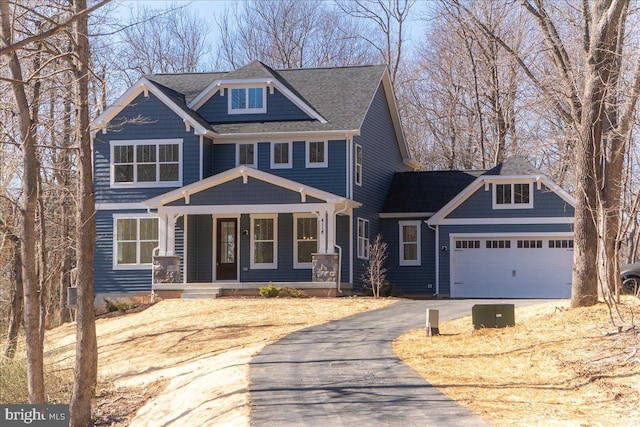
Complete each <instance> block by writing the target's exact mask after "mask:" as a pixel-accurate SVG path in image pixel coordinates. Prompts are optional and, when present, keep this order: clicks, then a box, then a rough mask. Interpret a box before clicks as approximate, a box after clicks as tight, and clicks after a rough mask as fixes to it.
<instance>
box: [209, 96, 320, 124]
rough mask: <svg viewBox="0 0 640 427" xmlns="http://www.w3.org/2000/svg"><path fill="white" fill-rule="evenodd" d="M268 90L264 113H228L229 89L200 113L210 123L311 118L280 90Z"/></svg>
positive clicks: (215, 97) (214, 98)
mask: <svg viewBox="0 0 640 427" xmlns="http://www.w3.org/2000/svg"><path fill="white" fill-rule="evenodd" d="M265 90H266V91H267V112H266V113H264V114H228V112H229V110H228V108H229V107H228V105H229V104H228V102H229V99H228V96H229V90H228V89H227V90H225V94H224V96H220V92H216V93H215V94H214V95H213V96H212V97H211V98H210V99H209V100H208V101H207V102H205V103H204V104H203V105H202V106H201V107H200V108H199V109H198V114H200V115H201V116H202V117H203V118H204V119H205V120H207V121H208V122H209V123H239V122H268V121H281V120H310V119H311V117H309V116H308V115H307V114H306V113H304V112H303V111H302V110H301V109H300V108H298V107H297V106H296V105H295V104H293V103H292V102H291V101H289V99H287V97H286V96H284V95H283V94H282V93H280V92H279V91H278V90H274V92H273V95H272V94H271V91H270V90H269V89H265Z"/></svg>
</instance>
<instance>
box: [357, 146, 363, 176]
mask: <svg viewBox="0 0 640 427" xmlns="http://www.w3.org/2000/svg"><path fill="white" fill-rule="evenodd" d="M356 185H362V146H361V145H358V144H356Z"/></svg>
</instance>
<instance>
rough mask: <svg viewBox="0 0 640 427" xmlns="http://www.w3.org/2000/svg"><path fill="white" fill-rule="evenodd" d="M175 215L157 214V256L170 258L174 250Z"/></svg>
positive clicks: (176, 217)
mask: <svg viewBox="0 0 640 427" xmlns="http://www.w3.org/2000/svg"><path fill="white" fill-rule="evenodd" d="M177 219H178V216H177V215H174V214H163V213H160V212H159V213H158V255H160V256H172V255H174V253H175V250H176V220H177Z"/></svg>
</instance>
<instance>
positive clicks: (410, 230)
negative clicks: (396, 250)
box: [399, 221, 420, 265]
mask: <svg viewBox="0 0 640 427" xmlns="http://www.w3.org/2000/svg"><path fill="white" fill-rule="evenodd" d="M399 224H400V239H399V242H400V265H420V221H400V222H399Z"/></svg>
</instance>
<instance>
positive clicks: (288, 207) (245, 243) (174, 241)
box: [146, 167, 359, 297]
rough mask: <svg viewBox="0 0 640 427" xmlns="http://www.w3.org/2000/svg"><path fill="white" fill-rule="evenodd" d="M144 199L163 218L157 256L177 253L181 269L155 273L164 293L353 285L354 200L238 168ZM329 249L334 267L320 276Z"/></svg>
mask: <svg viewBox="0 0 640 427" xmlns="http://www.w3.org/2000/svg"><path fill="white" fill-rule="evenodd" d="M146 204H147V206H149V208H150V209H155V210H156V212H157V216H158V219H159V220H158V234H159V235H158V248H157V251H156V255H157V256H159V257H161V258H162V257H176V259H178V260H179V267H177V268H178V271H179V272H180V274H179V275H175V274H174V275H173V276H172V280H170V281H168V280H154V283H153V291H154V293H158V295H160V296H164V297H178V296H185V295H189V294H195V295H211V296H213V294H216V295H217V296H223V295H237V296H240V295H258V289H259V288H261V287H263V286H266V285H267V284H269V283H270V282H271V283H273V284H274V286H277V287H290V288H295V289H300V290H304V291H305V293H307V294H309V295H322V296H335V295H341V294H344V292H345V291H349V290H350V289H351V284H352V283H353V277H352V276H353V271H352V268H351V266H352V265H353V259H352V256H353V255H352V254H353V251H352V250H351V248H352V247H353V241H352V240H353V237H352V236H353V230H352V221H351V215H352V211H353V209H354V207H357V206H359V204H358V203H356V202H353V201H352V200H349V199H346V198H344V197H340V196H337V195H334V194H331V193H327V192H324V191H321V190H317V189H315V188H312V187H309V186H304V185H301V184H300V183H297V182H294V181H290V180H287V179H284V178H281V177H277V176H274V175H271V174H268V173H266V172H263V171H258V170H255V169H253V168H248V167H238V168H234V169H231V170H229V171H226V172H223V173H222V174H218V175H215V176H213V177H211V178H207V179H205V180H203V181H200V182H198V183H195V184H192V185H190V186H187V187H183V188H181V189H179V190H175V191H172V192H169V193H166V194H164V195H161V196H158V197H156V198H154V199H150V200H148V201H147V202H146ZM331 254H335V255H334V256H333V257H330V258H332V259H335V264H336V265H335V266H330V268H332V269H333V270H332V271H331V272H330V273H331V274H323V275H319V274H315V275H314V271H316V272H317V271H318V269H324V272H325V273H327V266H326V265H320V264H318V261H317V259H318V257H319V256H323V255H331ZM325 258H326V257H325ZM176 276H179V278H177V277H176ZM154 277H155V271H154Z"/></svg>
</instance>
